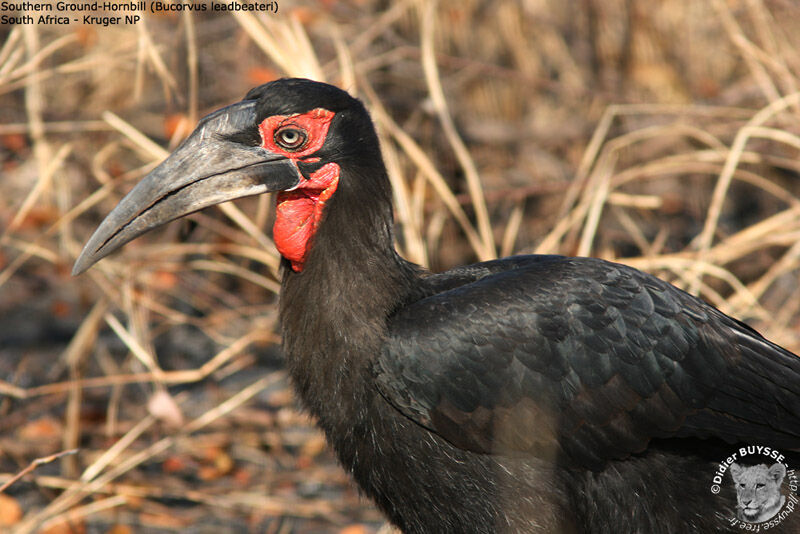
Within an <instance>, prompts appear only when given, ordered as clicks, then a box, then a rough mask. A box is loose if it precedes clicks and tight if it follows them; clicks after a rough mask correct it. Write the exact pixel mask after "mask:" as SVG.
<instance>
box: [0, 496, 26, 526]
mask: <svg viewBox="0 0 800 534" xmlns="http://www.w3.org/2000/svg"><path fill="white" fill-rule="evenodd" d="M20 519H22V507H21V506H20V505H19V503H18V502H17V500H16V499H15V498H14V497H11V496H9V495H6V494H5V493H0V526H2V527H10V526H11V525H14V524H16V523H18V522H19V520H20Z"/></svg>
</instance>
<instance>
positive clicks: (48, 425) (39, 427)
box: [17, 417, 64, 441]
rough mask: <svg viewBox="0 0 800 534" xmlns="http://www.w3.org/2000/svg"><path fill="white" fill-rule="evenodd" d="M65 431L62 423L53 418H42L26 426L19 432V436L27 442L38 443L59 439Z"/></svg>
mask: <svg viewBox="0 0 800 534" xmlns="http://www.w3.org/2000/svg"><path fill="white" fill-rule="evenodd" d="M63 431H64V427H63V425H62V424H61V422H60V421H57V420H56V419H53V418H52V417H42V418H41V419H36V420H35V421H30V422H29V423H27V424H25V425H24V426H23V427H22V428H20V429H19V430H18V431H17V435H18V436H19V438H20V439H23V440H26V441H38V440H46V439H53V438H57V437H58V436H60V435H61V434H62V432H63Z"/></svg>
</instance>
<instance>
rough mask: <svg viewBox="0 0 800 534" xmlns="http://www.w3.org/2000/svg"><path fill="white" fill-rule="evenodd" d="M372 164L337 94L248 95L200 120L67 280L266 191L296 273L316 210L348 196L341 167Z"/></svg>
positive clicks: (298, 89)
mask: <svg viewBox="0 0 800 534" xmlns="http://www.w3.org/2000/svg"><path fill="white" fill-rule="evenodd" d="M376 160H377V161H378V162H380V151H379V148H378V143H377V137H376V135H375V131H374V128H373V126H372V123H371V121H370V119H369V115H368V114H367V112H366V110H365V109H364V106H363V105H362V104H361V102H359V101H358V100H356V99H355V98H353V97H351V96H350V95H348V94H347V93H346V92H344V91H342V90H340V89H337V88H336V87H333V86H331V85H327V84H323V83H319V82H313V81H311V80H304V79H282V80H277V81H274V82H271V83H268V84H265V85H262V86H260V87H256V88H255V89H252V90H251V91H250V92H249V93H248V94H247V96H246V97H245V98H244V99H243V100H242V101H241V102H239V103H236V104H233V105H231V106H227V107H224V108H222V109H220V110H218V111H215V112H214V113H211V114H210V115H208V116H206V117H205V118H203V119H202V120H201V121H200V123H199V124H198V126H197V128H196V129H195V130H194V132H192V134H191V135H190V136H189V137H188V138H187V139H186V140H185V141H184V142H183V143H182V144H181V145H180V146H179V147H178V148H177V149H176V150H175V152H173V153H172V154H171V155H170V156H169V157H168V158H167V159H166V160H164V161H163V162H162V163H161V164H160V165H159V166H158V167H156V168H155V169H154V170H153V171H152V172H150V173H149V174H148V175H147V176H145V177H144V178H143V179H142V181H141V182H139V184H137V185H136V187H134V188H133V190H131V192H130V193H128V195H127V196H125V198H123V199H122V201H120V203H119V204H118V205H117V207H116V208H114V210H113V211H112V212H111V213H110V214H109V215H108V216H107V217H106V218H105V220H104V221H103V222H102V223H101V224H100V226H99V227H98V228H97V230H96V231H95V232H94V234H93V235H92V237H91V238H90V239H89V241H88V242H87V243H86V246H85V247H84V249H83V251H82V252H81V254H80V256H79V257H78V259H77V261H76V262H75V266H74V268H73V271H72V273H73V274H74V275H77V274H80V273H82V272H84V271H85V270H87V269H88V268H89V267H91V266H92V265H93V264H94V263H95V262H97V261H98V260H100V259H101V258H103V257H105V256H107V255H108V254H110V253H111V252H113V251H115V250H117V249H118V248H120V247H121V246H122V245H124V244H125V243H127V242H128V241H131V240H132V239H134V238H136V237H138V236H139V235H141V234H143V233H145V232H147V231H148V230H151V229H153V228H156V227H158V226H160V225H162V224H164V223H167V222H169V221H172V220H174V219H177V218H179V217H182V216H184V215H187V214H189V213H193V212H195V211H198V210H201V209H203V208H205V207H208V206H212V205H214V204H219V203H221V202H225V201H227V200H233V199H236V198H241V197H246V196H250V195H257V194H261V193H266V192H270V191H276V192H278V197H277V210H276V221H275V226H274V232H273V233H274V239H275V244H276V246H277V248H278V250H279V252H280V253H281V254H282V255H283V257H284V258H286V259H287V260H289V262H290V264H291V267H292V269H294V270H295V271H301V270H302V269H303V263H304V261H305V259H306V256H307V254H308V252H309V249H310V246H311V240H312V238H313V236H314V234H315V232H316V230H317V228H318V226H319V224H320V222H321V219H322V215H323V208H324V206H325V203H326V202H327V201H328V200H329V199H330V198H331V197H332V195H333V194H334V192H336V191H337V189H338V190H339V191H341V190H343V189H348V188H349V187H350V186H343V187H340V175H341V170H342V164H345V165H348V168H349V170H350V172H351V173H352V172H354V171H355V172H357V173H359V174H362V175H363V174H373V173H372V172H371V171H370V169H360V172H359V167H360V166H364V165H365V162H370V161H373V162H374V161H376ZM381 169H382V164H381ZM379 171H380V169H379ZM377 174H379V175H380V174H385V171H382V172H378V173H377ZM378 181H379V182H380V181H381V180H378ZM378 189H384V187H383V186H381V185H380V184H379V187H378Z"/></svg>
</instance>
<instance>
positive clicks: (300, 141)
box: [273, 127, 308, 151]
mask: <svg viewBox="0 0 800 534" xmlns="http://www.w3.org/2000/svg"><path fill="white" fill-rule="evenodd" d="M273 138H274V139H275V143H276V144H277V145H279V146H280V147H281V148H285V149H286V150H291V151H295V150H298V149H300V148H302V147H303V146H304V145H305V144H306V141H307V140H308V135H306V132H305V131H303V130H301V129H300V128H297V127H287V128H281V129H280V130H278V131H276V132H275V135H274V136H273Z"/></svg>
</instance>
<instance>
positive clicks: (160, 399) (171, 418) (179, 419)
mask: <svg viewBox="0 0 800 534" xmlns="http://www.w3.org/2000/svg"><path fill="white" fill-rule="evenodd" d="M147 411H148V412H150V415H152V416H153V417H155V418H157V419H158V420H160V421H162V422H164V423H166V424H167V425H169V426H172V427H179V426H181V425H183V413H182V412H181V409H180V408H179V407H178V404H177V403H176V402H175V399H173V398H172V395H170V394H169V393H167V391H166V390H163V389H160V390H158V391H156V392H155V393H153V394H152V395H151V396H150V400H148V401H147Z"/></svg>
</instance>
